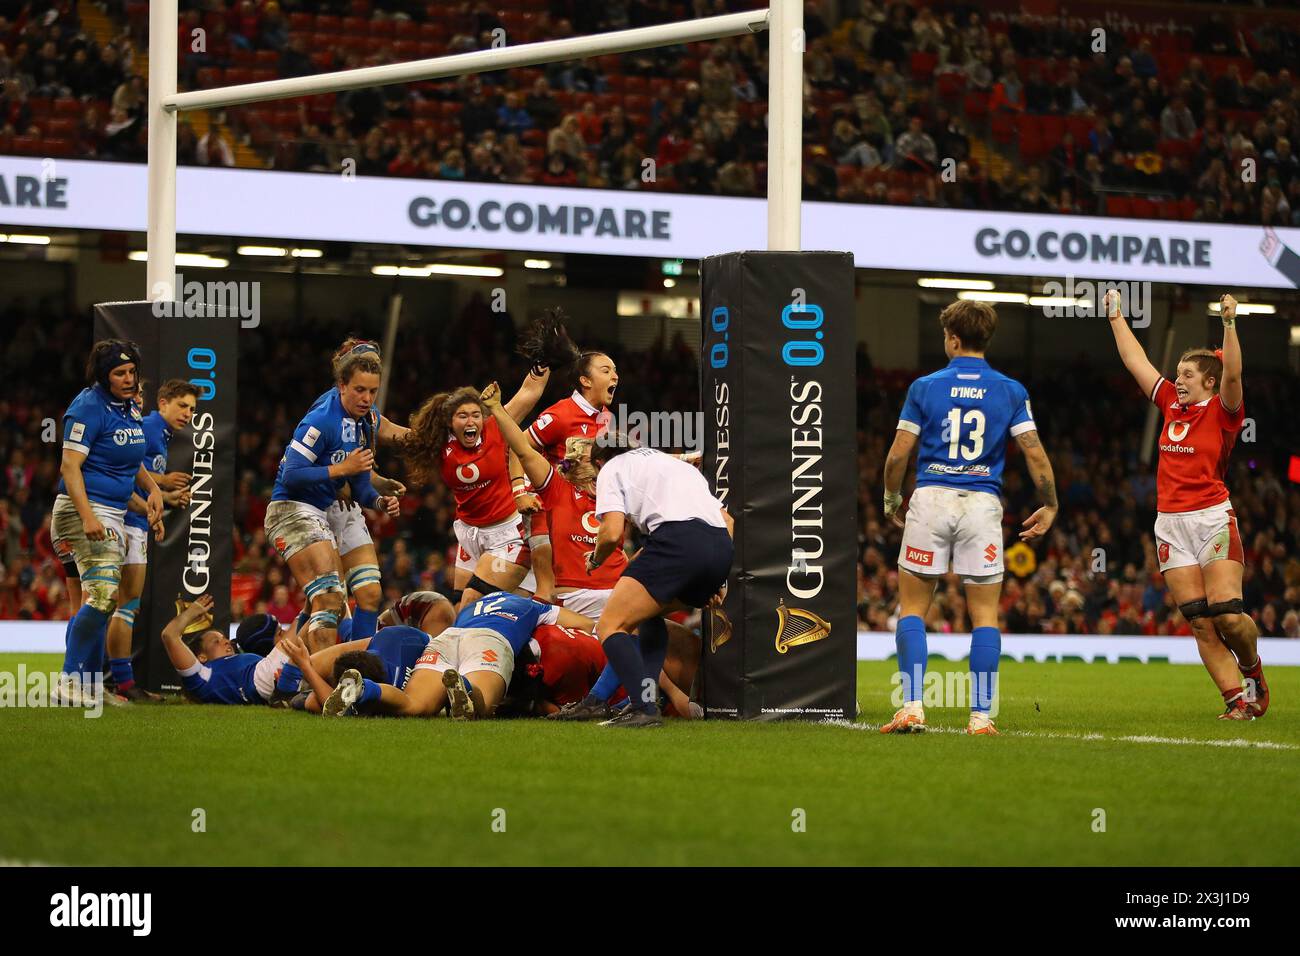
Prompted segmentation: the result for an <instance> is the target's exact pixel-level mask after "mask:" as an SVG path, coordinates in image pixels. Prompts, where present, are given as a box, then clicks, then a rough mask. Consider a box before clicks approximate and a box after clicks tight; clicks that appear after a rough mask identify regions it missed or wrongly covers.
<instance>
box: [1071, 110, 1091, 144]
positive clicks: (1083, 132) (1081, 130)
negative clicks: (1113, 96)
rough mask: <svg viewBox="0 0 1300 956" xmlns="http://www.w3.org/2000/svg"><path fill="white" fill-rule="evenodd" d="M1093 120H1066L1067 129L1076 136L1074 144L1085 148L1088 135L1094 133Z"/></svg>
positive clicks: (1077, 118)
mask: <svg viewBox="0 0 1300 956" xmlns="http://www.w3.org/2000/svg"><path fill="white" fill-rule="evenodd" d="M1092 127H1093V120H1092V118H1091V117H1088V116H1067V117H1066V118H1065V128H1066V129H1068V130H1069V131H1070V132H1071V133H1073V134H1074V142H1075V143H1076V144H1077V145H1080V146H1083V145H1085V144H1087V142H1088V134H1089V133H1091V132H1092Z"/></svg>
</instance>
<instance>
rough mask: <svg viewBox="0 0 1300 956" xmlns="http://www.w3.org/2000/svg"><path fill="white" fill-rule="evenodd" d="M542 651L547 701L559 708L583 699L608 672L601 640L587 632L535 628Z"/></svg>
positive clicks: (563, 628)
mask: <svg viewBox="0 0 1300 956" xmlns="http://www.w3.org/2000/svg"><path fill="white" fill-rule="evenodd" d="M533 639H534V640H536V641H537V644H538V646H539V647H541V649H542V660H541V663H542V684H543V686H544V687H545V688H546V692H545V694H546V699H547V700H549V701H550V702H551V703H552V704H555V705H556V706H558V707H563V706H564V705H565V704H568V703H571V702H572V701H576V700H582V698H584V697H586V696H587V691H589V690H591V688H592V686H593V685H594V684H595V683H596V678H597V677H599V676H600V672H601V671H602V670H604V669H605V652H604V651H603V650H601V647H600V641H598V640H596V638H595V637H594V636H592V635H591V634H588V633H587V632H586V631H579V630H575V629H573V628H568V627H560V626H559V625H558V624H543V625H542V626H541V627H537V628H534V629H533Z"/></svg>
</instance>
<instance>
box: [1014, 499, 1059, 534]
mask: <svg viewBox="0 0 1300 956" xmlns="http://www.w3.org/2000/svg"><path fill="white" fill-rule="evenodd" d="M1056 512H1057V509H1056V508H1053V507H1052V506H1051V505H1043V506H1042V507H1041V508H1039V509H1038V510H1037V511H1035V512H1034V513H1033V514H1031V515H1030V516H1029V517H1028V518H1026V519H1025V522H1024V526H1023V527H1024V529H1025V530H1023V531H1021V532H1020V540H1021V541H1033V540H1034V539H1035V538H1041V537H1042V536H1043V535H1045V534H1047V532H1048V530H1049V529H1050V528H1051V527H1052V522H1053V521H1055V520H1056Z"/></svg>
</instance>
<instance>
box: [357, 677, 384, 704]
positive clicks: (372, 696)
mask: <svg viewBox="0 0 1300 956" xmlns="http://www.w3.org/2000/svg"><path fill="white" fill-rule="evenodd" d="M381 693H382V691H381V690H380V688H379V685H378V684H376V683H375V682H374V681H372V680H371V679H370V678H369V677H367V678H364V679H363V680H362V681H361V696H360V697H359V698H357V703H358V704H370V703H373V702H374V701H377V700H379V697H380V694H381Z"/></svg>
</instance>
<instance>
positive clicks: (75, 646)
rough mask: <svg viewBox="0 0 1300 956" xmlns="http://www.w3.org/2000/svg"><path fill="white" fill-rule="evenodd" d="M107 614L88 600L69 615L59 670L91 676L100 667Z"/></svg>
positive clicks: (96, 672) (93, 675)
mask: <svg viewBox="0 0 1300 956" xmlns="http://www.w3.org/2000/svg"><path fill="white" fill-rule="evenodd" d="M109 616H110V615H108V614H105V613H104V612H103V611H99V610H96V609H95V608H93V607H91V606H90V605H89V604H83V605H81V610H79V611H78V612H77V616H76V617H74V618H73V619H72V626H71V627H70V628H69V629H68V649H67V650H66V651H65V652H64V654H63V673H65V674H83V675H86V677H83V680H85V679H95V678H96V677H97V675H99V674H100V673H101V672H102V671H103V669H104V636H105V634H107V632H108V619H109Z"/></svg>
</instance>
